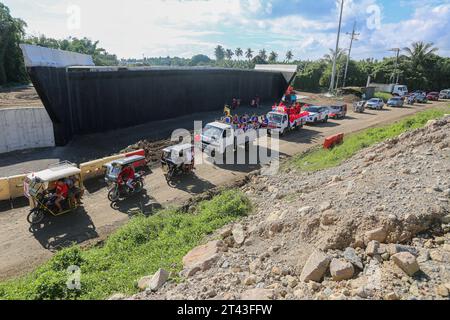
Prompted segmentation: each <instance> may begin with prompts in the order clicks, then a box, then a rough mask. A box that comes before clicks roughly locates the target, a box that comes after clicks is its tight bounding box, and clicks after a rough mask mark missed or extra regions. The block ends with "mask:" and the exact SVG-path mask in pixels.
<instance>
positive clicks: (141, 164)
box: [125, 149, 147, 168]
mask: <svg viewBox="0 0 450 320" xmlns="http://www.w3.org/2000/svg"><path fill="white" fill-rule="evenodd" d="M132 156H143V157H145V150H144V149H141V150H137V151H133V152H128V153H126V154H125V157H127V158H129V157H132ZM145 165H147V162H146V160H142V161H139V162H135V163H133V167H135V168H139V167H144V166H145Z"/></svg>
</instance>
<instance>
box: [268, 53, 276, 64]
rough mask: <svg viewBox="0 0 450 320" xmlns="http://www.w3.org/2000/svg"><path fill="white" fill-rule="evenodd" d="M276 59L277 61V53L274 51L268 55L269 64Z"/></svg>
mask: <svg viewBox="0 0 450 320" xmlns="http://www.w3.org/2000/svg"><path fill="white" fill-rule="evenodd" d="M277 59H278V53H276V52H275V51H272V52H271V53H270V54H269V62H271V63H274V62H277Z"/></svg>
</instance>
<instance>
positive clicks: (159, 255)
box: [0, 190, 251, 300]
mask: <svg viewBox="0 0 450 320" xmlns="http://www.w3.org/2000/svg"><path fill="white" fill-rule="evenodd" d="M250 210H251V204H250V202H249V200H248V199H247V198H246V197H245V196H244V195H243V194H242V193H241V192H239V191H236V190H230V191H225V192H223V193H221V194H220V195H218V196H216V197H214V198H213V199H212V200H210V201H205V202H201V203H200V204H199V205H198V206H197V209H196V211H195V213H194V214H186V213H183V212H179V211H177V210H175V209H167V210H164V211H161V212H159V213H157V214H156V215H154V216H151V217H148V218H147V217H145V216H137V217H134V218H133V219H132V220H131V221H130V222H129V223H128V224H127V225H125V226H123V227H122V228H120V229H119V230H118V231H116V232H115V233H114V234H113V235H111V236H110V237H109V238H108V240H107V241H106V243H105V245H104V246H103V247H101V248H91V249H88V250H81V249H80V248H79V247H78V246H74V247H71V248H67V249H64V250H62V251H60V252H59V253H57V254H56V255H55V256H54V257H53V258H52V259H51V260H50V261H49V262H47V263H46V264H44V265H43V266H42V267H40V268H39V269H38V270H36V271H35V272H33V273H31V274H30V275H28V276H26V277H24V278H21V279H17V280H12V281H8V282H6V283H3V284H0V299H52V300H53V299H103V298H106V297H108V296H109V295H111V294H113V293H117V292H122V293H125V294H133V293H135V292H136V290H137V289H136V286H135V281H136V280H138V279H139V278H140V277H142V276H146V275H151V274H153V273H154V272H156V270H158V269H159V268H165V269H166V270H168V271H172V272H174V273H176V272H178V271H180V270H181V267H182V265H181V259H182V258H183V256H184V255H185V254H186V253H187V252H188V251H190V250H191V249H192V248H193V247H195V246H197V245H198V244H199V243H200V241H202V239H203V238H204V237H205V235H208V234H210V233H212V232H213V231H215V230H216V229H218V228H220V227H222V226H223V225H225V224H227V223H229V222H231V221H233V220H235V219H237V218H239V217H242V216H244V215H246V214H247V213H248V212H249V211H250ZM70 266H78V267H79V268H80V271H81V278H80V280H81V290H69V289H67V285H66V283H67V281H68V279H69V275H70V274H69V273H68V271H67V268H68V267H70Z"/></svg>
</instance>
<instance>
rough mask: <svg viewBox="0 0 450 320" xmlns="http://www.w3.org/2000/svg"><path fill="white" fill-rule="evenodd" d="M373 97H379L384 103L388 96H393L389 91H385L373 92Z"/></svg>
mask: <svg viewBox="0 0 450 320" xmlns="http://www.w3.org/2000/svg"><path fill="white" fill-rule="evenodd" d="M374 97H375V98H379V99H383V101H384V103H386V102H388V100H389V99H390V98H392V97H393V95H392V94H390V93H387V92H375V95H374Z"/></svg>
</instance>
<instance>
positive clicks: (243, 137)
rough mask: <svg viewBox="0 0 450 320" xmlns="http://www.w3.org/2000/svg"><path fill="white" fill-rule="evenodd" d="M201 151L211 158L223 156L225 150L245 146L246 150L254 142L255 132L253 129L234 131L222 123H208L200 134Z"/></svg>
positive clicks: (230, 126) (228, 125)
mask: <svg viewBox="0 0 450 320" xmlns="http://www.w3.org/2000/svg"><path fill="white" fill-rule="evenodd" d="M201 138H202V150H203V151H205V150H206V151H208V152H209V153H210V155H211V157H215V156H216V154H225V152H226V150H227V148H229V147H231V146H232V147H233V150H234V151H236V150H237V147H239V146H242V145H245V147H246V148H247V147H248V146H249V145H250V143H252V142H253V141H255V140H256V138H257V131H256V130H255V129H248V130H246V131H244V130H243V129H234V128H233V126H232V125H230V124H226V123H222V122H211V123H208V124H207V125H206V126H205V128H204V129H203V133H202V136H201Z"/></svg>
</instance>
